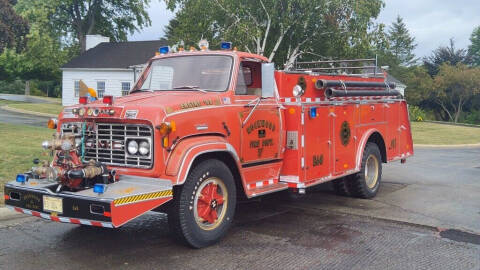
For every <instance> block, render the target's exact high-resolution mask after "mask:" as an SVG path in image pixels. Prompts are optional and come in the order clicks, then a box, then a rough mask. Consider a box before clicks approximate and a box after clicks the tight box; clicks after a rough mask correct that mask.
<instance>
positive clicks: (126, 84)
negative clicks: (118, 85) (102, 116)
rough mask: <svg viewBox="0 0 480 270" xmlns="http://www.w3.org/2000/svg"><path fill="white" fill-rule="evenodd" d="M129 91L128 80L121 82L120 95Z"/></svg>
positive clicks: (124, 94)
mask: <svg viewBox="0 0 480 270" xmlns="http://www.w3.org/2000/svg"><path fill="white" fill-rule="evenodd" d="M129 91H130V82H122V96H126V95H128V92H129Z"/></svg>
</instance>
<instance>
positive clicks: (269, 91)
mask: <svg viewBox="0 0 480 270" xmlns="http://www.w3.org/2000/svg"><path fill="white" fill-rule="evenodd" d="M274 73H275V65H274V64H273V63H262V98H269V97H274V95H275V75H274Z"/></svg>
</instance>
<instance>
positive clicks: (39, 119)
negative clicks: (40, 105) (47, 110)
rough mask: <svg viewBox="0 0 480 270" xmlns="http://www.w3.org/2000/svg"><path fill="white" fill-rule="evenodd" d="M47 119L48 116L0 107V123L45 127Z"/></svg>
mask: <svg viewBox="0 0 480 270" xmlns="http://www.w3.org/2000/svg"><path fill="white" fill-rule="evenodd" d="M48 119H49V117H44V116H37V115H30V114H23V113H17V112H11V111H7V110H4V109H2V108H1V107H0V123H8V124H18V125H29V126H36V127H46V125H47V121H48Z"/></svg>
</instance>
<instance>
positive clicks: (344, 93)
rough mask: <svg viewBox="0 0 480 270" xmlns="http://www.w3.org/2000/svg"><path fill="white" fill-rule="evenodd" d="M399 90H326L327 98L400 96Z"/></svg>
mask: <svg viewBox="0 0 480 270" xmlns="http://www.w3.org/2000/svg"><path fill="white" fill-rule="evenodd" d="M400 95H401V94H400V92H398V91H397V90H372V89H370V90H337V89H333V88H328V89H327V90H325V96H326V97H327V98H332V97H374V96H400Z"/></svg>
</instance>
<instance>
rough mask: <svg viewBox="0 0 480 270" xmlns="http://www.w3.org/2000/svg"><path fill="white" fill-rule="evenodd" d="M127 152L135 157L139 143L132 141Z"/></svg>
mask: <svg viewBox="0 0 480 270" xmlns="http://www.w3.org/2000/svg"><path fill="white" fill-rule="evenodd" d="M127 151H128V153H129V154H130V155H135V154H136V153H137V152H138V143H137V142H136V141H134V140H131V141H130V142H129V143H128V147H127Z"/></svg>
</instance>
